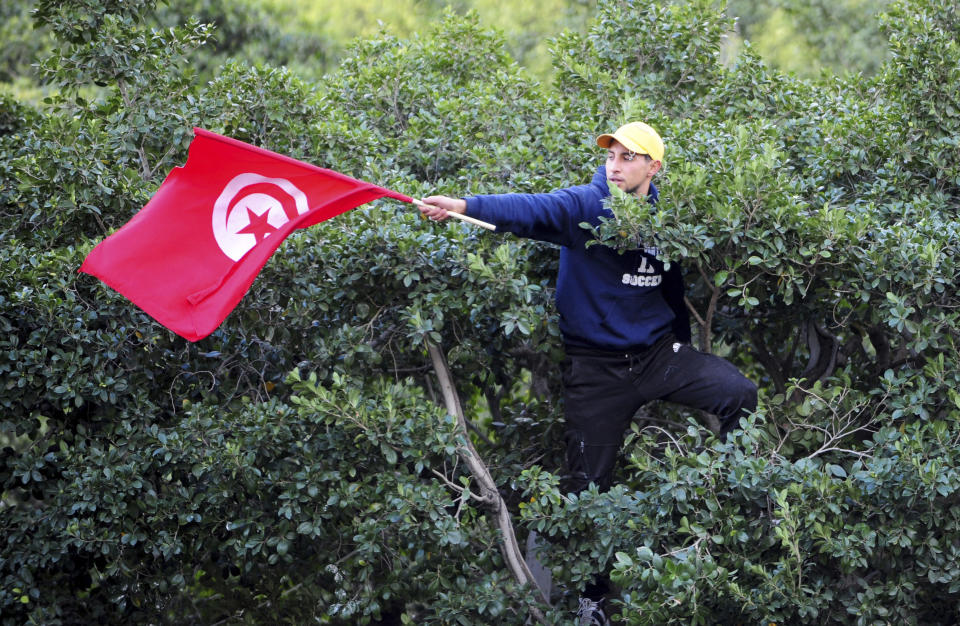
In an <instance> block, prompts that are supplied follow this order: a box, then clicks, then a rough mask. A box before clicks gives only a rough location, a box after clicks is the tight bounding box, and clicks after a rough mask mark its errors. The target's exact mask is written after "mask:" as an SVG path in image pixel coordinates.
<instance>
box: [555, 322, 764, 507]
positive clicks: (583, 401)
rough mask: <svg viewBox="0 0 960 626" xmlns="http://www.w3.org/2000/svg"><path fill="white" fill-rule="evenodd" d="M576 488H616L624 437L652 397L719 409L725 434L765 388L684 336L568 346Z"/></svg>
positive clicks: (570, 459)
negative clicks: (629, 346)
mask: <svg viewBox="0 0 960 626" xmlns="http://www.w3.org/2000/svg"><path fill="white" fill-rule="evenodd" d="M563 386H564V414H565V417H566V428H567V431H566V438H567V469H568V472H569V474H568V477H567V483H568V484H567V485H566V488H567V490H568V491H572V492H575V493H576V492H580V491H582V490H583V489H585V488H586V487H587V485H589V484H590V483H591V482H592V483H595V484H596V485H597V487H599V488H600V489H601V490H607V489H609V488H610V483H611V479H612V476H613V468H614V465H615V463H616V460H617V456H618V454H619V451H620V446H621V445H622V444H623V437H624V434H625V432H626V430H627V428H628V427H629V425H630V421H631V419H632V418H633V416H634V414H635V413H636V412H637V409H639V408H640V407H641V406H642V405H643V404H645V403H647V402H649V401H651V400H667V401H669V402H676V403H678V404H681V405H683V406H687V407H691V408H695V409H702V410H704V411H707V412H709V413H713V414H714V415H716V416H717V418H719V420H720V424H721V432H720V435H721V437H725V436H726V434H727V432H728V431H730V430H731V429H733V428H734V427H735V426H737V423H738V421H739V419H740V417H741V416H743V415H745V414H747V413H750V412H752V411H753V410H754V409H756V408H757V386H756V385H755V384H754V383H752V382H750V381H749V380H747V378H745V377H744V376H743V374H741V373H740V371H739V370H737V368H736V367H734V365H733V364H732V363H730V362H729V361H727V360H725V359H722V358H720V357H718V356H714V355H712V354H705V353H703V352H699V351H697V350H695V349H693V348H692V347H690V346H688V345H686V344H681V343H679V342H677V340H676V338H674V336H673V335H672V334H667V335H666V336H664V337H662V338H661V339H660V340H659V341H658V342H657V343H656V344H654V345H653V346H651V347H650V348H648V349H646V350H644V351H642V352H634V353H631V354H623V353H613V352H605V351H599V350H582V349H577V348H573V347H568V348H567V357H566V359H565V361H564V368H563Z"/></svg>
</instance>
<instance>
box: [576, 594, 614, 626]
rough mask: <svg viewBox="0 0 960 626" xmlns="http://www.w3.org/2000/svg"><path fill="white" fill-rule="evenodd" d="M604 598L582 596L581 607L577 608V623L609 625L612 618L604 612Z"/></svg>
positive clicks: (593, 625)
mask: <svg viewBox="0 0 960 626" xmlns="http://www.w3.org/2000/svg"><path fill="white" fill-rule="evenodd" d="M602 605H603V600H591V599H590V598H580V608H578V609H577V624H578V625H579V626H609V624H610V620H608V619H607V616H606V615H605V614H604V612H603V608H602Z"/></svg>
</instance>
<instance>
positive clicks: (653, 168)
mask: <svg viewBox="0 0 960 626" xmlns="http://www.w3.org/2000/svg"><path fill="white" fill-rule="evenodd" d="M662 166H663V161H654V162H653V163H651V164H650V174H651V175H653V174H656V173H657V172H659V171H660V168H661V167H662Z"/></svg>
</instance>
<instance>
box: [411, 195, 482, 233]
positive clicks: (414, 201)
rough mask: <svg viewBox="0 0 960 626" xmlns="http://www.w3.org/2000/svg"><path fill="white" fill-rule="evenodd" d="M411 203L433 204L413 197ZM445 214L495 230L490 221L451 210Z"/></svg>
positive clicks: (420, 204) (419, 204) (418, 204)
mask: <svg viewBox="0 0 960 626" xmlns="http://www.w3.org/2000/svg"><path fill="white" fill-rule="evenodd" d="M413 203H414V204H416V205H417V206H433V205H430V204H427V203H426V202H424V201H422V200H417V199H414V200H413ZM447 215H449V216H450V217H453V218H456V219H458V220H462V221H464V222H467V223H470V224H473V225H474V226H479V227H480V228H486V229H487V230H497V227H496V226H494V225H493V224H491V223H490V222H484V221H482V220H478V219H477V218H475V217H470V216H469V215H463V214H461V213H454V212H453V211H447Z"/></svg>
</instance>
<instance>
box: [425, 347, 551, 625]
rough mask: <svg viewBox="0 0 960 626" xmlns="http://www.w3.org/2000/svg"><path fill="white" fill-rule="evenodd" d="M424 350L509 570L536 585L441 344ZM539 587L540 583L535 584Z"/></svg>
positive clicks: (540, 617)
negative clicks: (493, 521) (469, 425)
mask: <svg viewBox="0 0 960 626" xmlns="http://www.w3.org/2000/svg"><path fill="white" fill-rule="evenodd" d="M426 344H427V350H428V352H429V353H430V360H431V361H432V362H433V369H434V371H436V373H437V379H438V380H439V382H440V391H441V394H442V396H443V403H444V405H445V406H446V409H447V412H448V413H449V414H450V415H452V416H454V417H455V418H456V419H457V424H458V425H459V426H460V432H461V433H462V435H463V445H462V446H461V447H459V448H458V449H457V454H458V455H459V456H460V458H461V459H462V460H463V461H464V463H466V464H467V467H468V468H469V469H470V473H471V474H472V475H473V478H474V480H475V481H476V483H477V485H478V486H479V487H480V493H481V498H482V500H483V501H484V502H485V503H486V504H487V506H488V508H489V509H490V511H491V512H492V513H493V514H494V515H495V516H496V519H497V527H498V528H499V529H500V549H501V551H502V552H503V557H504V560H505V561H506V563H507V567H508V568H509V569H510V573H512V574H513V576H514V578H516V579H517V581H518V582H519V583H520V584H521V585H532V586H534V587H537V584H536V580H535V579H534V577H533V574H532V573H531V572H530V568H529V567H527V563H526V561H525V560H524V557H523V552H521V550H520V545H519V544H518V543H517V535H516V532H515V531H514V528H513V520H511V519H510V510H509V509H508V508H507V504H506V502H504V501H503V498H502V497H501V496H500V491H499V490H498V489H497V483H496V482H495V481H494V480H493V476H492V475H491V474H490V470H489V469H488V468H487V466H486V464H484V462H483V460H482V459H481V458H480V455H479V454H477V450H476V448H474V446H473V443H472V442H471V441H470V437H469V435H468V434H467V421H466V417H465V416H464V413H463V407H462V406H461V404H460V397H459V395H458V394H457V390H456V387H455V386H454V384H453V377H452V376H451V374H450V367H449V366H448V365H447V359H446V357H445V356H444V354H443V352H441V351H440V348H439V347H437V346H436V345H434V344H433V343H431V342H430V341H426ZM537 589H539V587H537ZM540 596H541V598H542V599H543V601H544V602H545V603H546V604H548V605H549V604H550V598H548V597H547V596H546V594H544V592H543V590H542V589H540ZM532 611H533V615H534V617H535V618H536V619H537V620H539V621H541V622H543V621H544V619H545V618H544V616H543V615H542V614H541V613H540V612H539V611H537V610H536V609H533V610H532Z"/></svg>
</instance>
